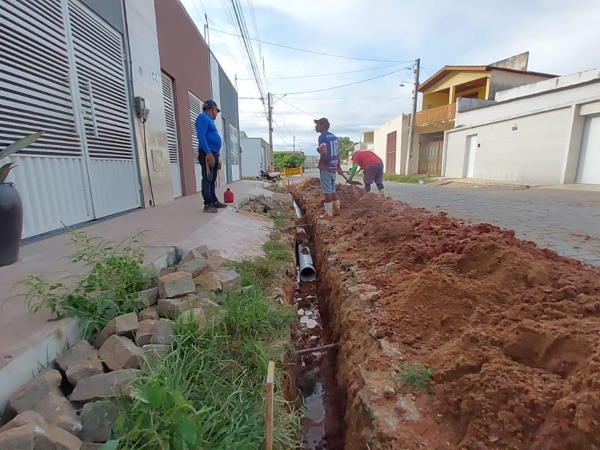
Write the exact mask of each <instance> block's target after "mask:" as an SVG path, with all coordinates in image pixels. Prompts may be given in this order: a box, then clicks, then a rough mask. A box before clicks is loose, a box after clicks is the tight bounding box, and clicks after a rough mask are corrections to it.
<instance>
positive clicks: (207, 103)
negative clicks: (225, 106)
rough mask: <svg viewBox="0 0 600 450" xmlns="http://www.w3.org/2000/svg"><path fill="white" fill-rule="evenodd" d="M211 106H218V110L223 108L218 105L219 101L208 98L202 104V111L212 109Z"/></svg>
mask: <svg viewBox="0 0 600 450" xmlns="http://www.w3.org/2000/svg"><path fill="white" fill-rule="evenodd" d="M210 108H217V111H218V112H221V110H220V109H219V107H218V106H217V102H215V101H214V100H206V101H205V102H204V106H202V111H205V110H207V109H210Z"/></svg>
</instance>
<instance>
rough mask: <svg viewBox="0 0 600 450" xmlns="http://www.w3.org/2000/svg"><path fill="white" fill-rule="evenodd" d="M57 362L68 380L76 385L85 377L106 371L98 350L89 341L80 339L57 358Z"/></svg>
mask: <svg viewBox="0 0 600 450" xmlns="http://www.w3.org/2000/svg"><path fill="white" fill-rule="evenodd" d="M56 364H58V366H59V367H60V368H61V369H62V371H63V372H65V375H66V377H67V380H68V381H69V383H71V384H72V385H76V384H77V383H78V382H79V381H81V380H83V379H84V378H87V377H91V376H93V375H98V374H101V373H104V367H103V366H102V361H100V359H99V358H98V352H97V351H96V349H95V348H94V347H92V346H91V345H90V344H89V342H87V341H79V342H78V343H77V344H75V345H74V346H73V347H71V348H70V349H69V350H67V351H66V352H64V353H62V354H61V355H59V356H58V357H57V358H56Z"/></svg>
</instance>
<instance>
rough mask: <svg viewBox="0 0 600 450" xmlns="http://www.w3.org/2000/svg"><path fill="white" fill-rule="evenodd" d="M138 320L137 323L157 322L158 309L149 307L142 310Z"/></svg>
mask: <svg viewBox="0 0 600 450" xmlns="http://www.w3.org/2000/svg"><path fill="white" fill-rule="evenodd" d="M138 320H139V322H143V321H144V320H158V308H157V307H156V306H151V307H150V308H146V309H142V310H141V311H140V314H139V315H138ZM138 327H139V325H138Z"/></svg>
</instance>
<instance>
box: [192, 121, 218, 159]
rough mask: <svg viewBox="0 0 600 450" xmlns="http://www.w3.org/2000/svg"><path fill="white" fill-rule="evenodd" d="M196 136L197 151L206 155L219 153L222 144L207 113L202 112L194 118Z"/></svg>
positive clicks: (213, 122)
mask: <svg viewBox="0 0 600 450" xmlns="http://www.w3.org/2000/svg"><path fill="white" fill-rule="evenodd" d="M196 134H197V136H198V149H199V150H202V151H203V152H204V153H206V154H208V153H210V152H215V153H219V150H221V145H222V144H223V142H222V140H221V136H219V132H218V131H217V127H216V125H215V121H214V120H213V118H212V117H210V116H209V115H208V113H206V112H203V113H202V114H200V115H198V117H197V118H196Z"/></svg>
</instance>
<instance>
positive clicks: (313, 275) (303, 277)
mask: <svg viewBox="0 0 600 450" xmlns="http://www.w3.org/2000/svg"><path fill="white" fill-rule="evenodd" d="M298 267H299V269H300V281H315V280H316V279H317V271H316V270H315V266H314V265H313V260H312V256H311V255H310V250H309V249H308V247H307V246H305V245H302V244H300V245H298Z"/></svg>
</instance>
